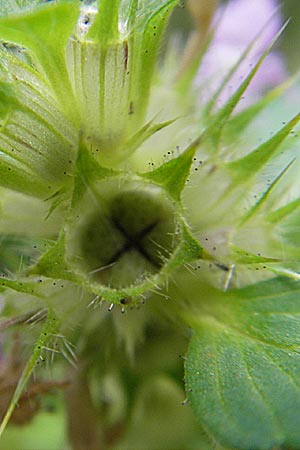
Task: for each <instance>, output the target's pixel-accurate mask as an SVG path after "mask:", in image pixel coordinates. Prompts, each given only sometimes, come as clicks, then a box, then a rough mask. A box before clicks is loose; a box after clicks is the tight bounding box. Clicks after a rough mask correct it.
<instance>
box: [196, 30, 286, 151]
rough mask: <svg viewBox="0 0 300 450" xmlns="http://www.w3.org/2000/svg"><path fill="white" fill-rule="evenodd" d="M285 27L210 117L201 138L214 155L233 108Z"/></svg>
mask: <svg viewBox="0 0 300 450" xmlns="http://www.w3.org/2000/svg"><path fill="white" fill-rule="evenodd" d="M286 25H287V24H285V25H284V26H283V27H282V28H281V30H280V31H279V32H278V33H277V34H276V36H275V37H274V38H273V40H272V42H271V44H270V45H269V47H268V48H267V49H266V50H265V52H264V53H263V54H262V56H261V57H260V58H259V60H258V62H257V63H256V64H255V66H254V67H253V69H252V70H251V72H250V73H249V75H247V77H246V78H245V80H244V81H243V82H242V83H241V85H240V86H239V87H238V89H237V90H236V91H235V93H234V94H233V95H232V96H231V97H230V99H229V100H228V101H227V103H226V104H225V105H224V106H223V107H222V108H221V109H220V110H219V111H217V112H216V113H215V114H214V115H213V116H212V118H211V120H210V123H209V124H208V128H207V130H206V131H205V133H204V137H203V138H205V139H207V140H208V141H209V142H210V144H211V151H215V152H216V153H217V152H218V150H219V142H220V137H221V135H222V132H223V128H224V126H225V124H226V123H227V121H228V119H229V118H230V116H231V114H232V112H233V111H234V109H235V107H236V106H237V104H238V103H239V101H240V100H241V98H242V95H243V94H244V92H245V91H246V89H247V88H248V86H249V85H250V83H251V81H252V79H253V78H254V76H255V74H256V73H257V71H258V70H259V68H260V66H261V65H262V63H263V62H264V60H265V58H266V56H267V55H268V54H269V53H270V50H271V49H272V47H273V45H274V44H275V42H276V41H277V40H278V38H279V36H280V35H281V34H282V32H283V30H284V29H285V27H286ZM238 64H239V63H238ZM236 68H237V67H236Z"/></svg>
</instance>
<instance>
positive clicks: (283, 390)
mask: <svg viewBox="0 0 300 450" xmlns="http://www.w3.org/2000/svg"><path fill="white" fill-rule="evenodd" d="M299 294H300V283H299V282H295V281H291V280H287V279H283V278H277V279H272V280H268V281H265V282H261V283H258V284H255V285H251V286H249V287H245V288H243V289H240V290H235V291H232V292H231V293H227V294H225V293H220V292H217V291H215V292H214V291H207V292H206V299H205V309H204V310H203V311H202V313H200V314H199V311H198V312H197V313H195V311H193V312H191V313H189V317H188V319H187V320H188V323H190V325H191V326H192V328H193V337H192V340H191V343H190V346H189V349H188V354H187V359H186V365H185V377H186V388H187V393H188V398H189V400H190V402H191V404H192V407H193V408H194V410H195V413H196V415H197V417H198V420H199V421H200V422H201V423H202V424H203V425H204V428H205V429H206V430H208V432H209V433H210V434H211V435H212V436H213V437H214V439H215V440H216V441H217V442H219V443H221V444H222V445H225V446H228V447H230V448H234V449H235V450H236V449H241V450H246V449H247V450H252V449H260V450H268V449H272V448H273V447H275V446H278V447H281V446H282V445H284V446H287V447H288V448H291V449H298V448H299V447H300V381H299V371H300V321H299V317H300V295H299ZM202 302H203V300H202Z"/></svg>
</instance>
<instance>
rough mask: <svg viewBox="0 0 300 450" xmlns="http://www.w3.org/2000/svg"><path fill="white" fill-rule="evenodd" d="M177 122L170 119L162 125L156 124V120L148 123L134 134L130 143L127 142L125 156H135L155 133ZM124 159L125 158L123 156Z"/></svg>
mask: <svg viewBox="0 0 300 450" xmlns="http://www.w3.org/2000/svg"><path fill="white" fill-rule="evenodd" d="M176 120H177V118H175V119H170V120H167V121H165V122H160V123H154V119H152V120H150V121H149V122H147V123H146V125H144V126H143V127H142V128H141V129H140V130H138V131H137V133H136V134H134V135H133V136H132V137H131V138H130V139H129V141H128V142H126V145H125V148H124V154H126V155H127V157H128V156H130V155H131V154H133V153H134V152H135V151H136V150H138V149H139V147H140V146H141V145H142V144H143V143H144V142H145V141H146V140H147V139H149V138H150V137H151V136H153V135H154V134H155V133H157V132H158V131H160V130H163V129H164V128H166V127H168V126H169V125H171V124H172V123H174V122H175V121H176ZM122 158H124V156H123V155H122Z"/></svg>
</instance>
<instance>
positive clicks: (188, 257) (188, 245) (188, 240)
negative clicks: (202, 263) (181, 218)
mask: <svg viewBox="0 0 300 450" xmlns="http://www.w3.org/2000/svg"><path fill="white" fill-rule="evenodd" d="M180 237H181V242H180V244H179V246H178V248H177V249H176V251H175V252H174V255H173V256H172V258H171V259H170V261H169V263H168V265H167V268H166V269H167V272H168V273H171V272H172V270H174V269H175V268H177V267H179V266H184V264H187V263H190V262H193V261H197V260H198V259H207V260H211V259H212V258H211V256H210V255H209V254H208V253H207V252H206V251H205V250H204V249H203V247H201V245H200V244H199V242H198V241H197V240H196V239H195V238H194V237H193V236H192V234H191V232H190V231H189V229H188V227H187V226H186V225H185V224H183V225H182V230H181V235H180Z"/></svg>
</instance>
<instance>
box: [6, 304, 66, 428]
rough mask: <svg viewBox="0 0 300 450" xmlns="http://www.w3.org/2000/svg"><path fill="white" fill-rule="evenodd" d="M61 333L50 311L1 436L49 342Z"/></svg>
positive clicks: (22, 376)
mask: <svg viewBox="0 0 300 450" xmlns="http://www.w3.org/2000/svg"><path fill="white" fill-rule="evenodd" d="M58 331H59V321H58V320H57V318H56V316H55V315H54V313H53V311H51V310H49V311H48V317H47V319H46V323H45V325H44V327H43V329H42V331H41V334H40V336H39V339H38V340H37V342H36V343H35V346H34V348H33V350H32V354H31V357H30V358H29V360H28V362H27V364H26V366H25V368H24V370H23V372H22V375H21V377H20V379H19V382H18V385H17V387H16V390H15V392H14V395H13V398H12V400H11V403H10V405H9V407H8V410H7V412H6V414H5V416H4V418H3V420H2V423H1V426H0V436H1V435H2V434H3V432H4V430H5V428H6V426H7V424H8V422H9V419H10V418H11V416H12V414H13V412H14V409H15V407H16V406H17V404H18V401H19V399H20V397H21V395H22V393H23V391H24V389H25V387H26V384H27V382H28V380H29V378H30V376H31V374H32V372H33V370H34V368H35V367H36V365H37V364H39V363H40V362H41V361H43V354H44V353H45V350H47V347H48V344H49V341H50V340H51V339H53V336H55V334H57V333H58Z"/></svg>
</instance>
